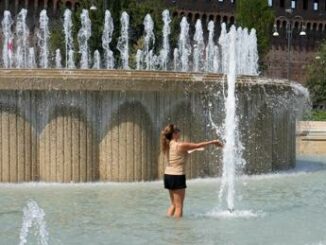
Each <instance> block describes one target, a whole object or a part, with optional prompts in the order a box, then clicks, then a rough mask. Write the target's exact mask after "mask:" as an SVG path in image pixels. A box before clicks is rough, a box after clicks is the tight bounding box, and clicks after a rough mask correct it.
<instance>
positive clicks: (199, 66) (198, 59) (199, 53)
mask: <svg viewBox="0 0 326 245" xmlns="http://www.w3.org/2000/svg"><path fill="white" fill-rule="evenodd" d="M193 50H194V51H193V56H192V57H193V71H194V72H199V71H203V70H204V59H205V58H204V50H205V43H204V34H203V27H202V24H201V20H200V19H198V20H197V22H196V31H195V35H194V48H193Z"/></svg>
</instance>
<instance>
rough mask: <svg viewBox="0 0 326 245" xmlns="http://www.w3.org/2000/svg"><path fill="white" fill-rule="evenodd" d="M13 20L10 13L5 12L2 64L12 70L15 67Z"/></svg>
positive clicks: (2, 22) (2, 23)
mask: <svg viewBox="0 0 326 245" xmlns="http://www.w3.org/2000/svg"><path fill="white" fill-rule="evenodd" d="M13 23H14V22H13V20H12V18H11V14H10V12H9V11H7V10H6V11H4V13H3V20H2V21H1V25H2V34H3V48H2V62H3V66H4V68H11V67H12V65H13V59H12V58H13V34H12V30H11V28H12V25H13Z"/></svg>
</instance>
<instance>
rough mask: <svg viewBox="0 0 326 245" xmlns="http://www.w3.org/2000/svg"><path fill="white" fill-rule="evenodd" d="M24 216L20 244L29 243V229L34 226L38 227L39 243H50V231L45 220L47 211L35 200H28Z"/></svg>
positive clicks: (44, 244)
mask: <svg viewBox="0 0 326 245" xmlns="http://www.w3.org/2000/svg"><path fill="white" fill-rule="evenodd" d="M23 212H24V217H23V223H22V227H21V230H20V235H19V238H20V242H19V245H24V244H26V243H27V237H28V233H29V230H30V229H31V228H32V227H33V226H34V227H36V229H37V233H36V234H37V238H38V243H39V244H41V245H47V244H48V237H49V233H48V231H47V229H46V222H45V220H44V217H45V213H44V211H43V209H41V208H40V207H39V206H38V205H37V203H36V202H35V201H28V202H27V205H26V207H25V208H24V209H23Z"/></svg>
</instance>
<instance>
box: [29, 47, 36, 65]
mask: <svg viewBox="0 0 326 245" xmlns="http://www.w3.org/2000/svg"><path fill="white" fill-rule="evenodd" d="M36 67H37V65H36V58H35V49H34V48H29V49H28V58H27V68H30V69H34V68H36Z"/></svg>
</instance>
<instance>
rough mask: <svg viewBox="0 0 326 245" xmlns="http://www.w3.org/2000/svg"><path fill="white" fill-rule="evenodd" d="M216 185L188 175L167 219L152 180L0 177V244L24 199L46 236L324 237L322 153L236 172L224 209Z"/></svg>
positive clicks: (121, 240)
mask: <svg viewBox="0 0 326 245" xmlns="http://www.w3.org/2000/svg"><path fill="white" fill-rule="evenodd" d="M219 186H220V179H219V178H212V179H198V180H192V181H188V189H187V196H186V203H185V217H184V218H183V219H181V220H175V219H169V218H167V217H165V212H166V208H167V207H168V204H169V202H168V195H167V192H166V191H165V190H164V189H163V188H162V183H161V182H160V181H159V182H150V183H133V184H114V183H94V184H40V183H35V184H19V185H14V184H1V185H0V196H1V198H0V244H6V245H7V244H8V245H9V244H18V243H19V234H20V230H21V226H22V218H23V208H24V207H25V206H26V203H27V202H28V201H29V200H34V201H36V202H37V203H38V205H39V207H40V208H42V209H43V210H44V212H45V217H44V219H45V222H46V225H47V232H48V234H49V244H170V243H173V244H326V233H325V230H326V228H325V221H326V156H325V157H319V158H316V157H314V158H309V157H306V158H301V160H298V162H297V168H296V169H295V170H293V171H289V172H282V173H278V174H269V175H260V176H243V177H242V178H241V179H240V180H238V183H237V188H238V190H237V193H238V196H237V197H236V207H235V208H236V210H235V211H234V212H233V213H232V214H230V213H229V212H227V211H225V210H219V208H218V207H219V203H218V193H217V192H218V188H219ZM35 239H36V238H34V237H33V233H31V234H29V236H28V238H27V241H28V242H30V243H27V244H35V243H34V242H35Z"/></svg>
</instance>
